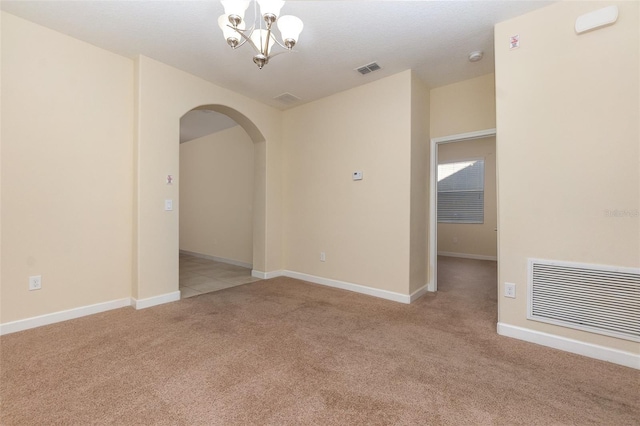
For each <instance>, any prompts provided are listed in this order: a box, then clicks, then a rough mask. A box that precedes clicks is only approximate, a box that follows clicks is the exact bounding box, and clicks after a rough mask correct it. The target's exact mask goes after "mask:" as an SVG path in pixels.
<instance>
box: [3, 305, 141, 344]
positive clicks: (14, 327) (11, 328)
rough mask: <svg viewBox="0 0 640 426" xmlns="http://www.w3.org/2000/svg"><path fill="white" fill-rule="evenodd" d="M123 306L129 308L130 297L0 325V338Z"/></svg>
mask: <svg viewBox="0 0 640 426" xmlns="http://www.w3.org/2000/svg"><path fill="white" fill-rule="evenodd" d="M125 306H131V298H130V297H125V298H124V299H118V300H112V301H110V302H103V303H96V304H95V305H89V306H82V307H80V308H74V309H69V310H66V311H59V312H53V313H51V314H46V315H40V316H37V317H32V318H25V319H22V320H17V321H11V322H7V323H4V324H0V336H1V335H4V334H9V333H16V332H18V331H23V330H28V329H30V328H36V327H42V326H43V325H49V324H55V323H57V322H62V321H67V320H70V319H75V318H80V317H84V316H87V315H93V314H97V313H100V312H105V311H110V310H112V309H119V308H124V307H125Z"/></svg>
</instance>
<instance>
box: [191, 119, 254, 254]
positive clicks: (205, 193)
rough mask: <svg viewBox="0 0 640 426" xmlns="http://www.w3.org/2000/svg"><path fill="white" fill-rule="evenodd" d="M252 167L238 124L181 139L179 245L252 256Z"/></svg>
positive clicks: (247, 140) (250, 147)
mask: <svg viewBox="0 0 640 426" xmlns="http://www.w3.org/2000/svg"><path fill="white" fill-rule="evenodd" d="M253 169H254V167H253V141H252V140H251V138H249V135H248V134H247V132H246V131H245V130H244V129H243V128H242V127H240V126H235V127H232V128H230V129H226V130H223V131H220V132H217V133H212V134H210V135H207V136H203V137H201V138H198V139H194V140H191V141H188V142H185V143H182V144H180V250H187V251H190V252H194V253H200V254H205V255H208V256H214V257H218V258H223V259H229V260H233V261H237V262H242V263H246V264H251V263H252V262H253V183H254V182H253V174H254V173H253V172H254V170H253Z"/></svg>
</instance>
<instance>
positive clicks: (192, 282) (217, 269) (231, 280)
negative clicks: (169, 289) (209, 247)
mask: <svg viewBox="0 0 640 426" xmlns="http://www.w3.org/2000/svg"><path fill="white" fill-rule="evenodd" d="M255 281H260V279H259V278H254V277H252V276H251V269H248V268H243V267H242V266H236V265H231V264H229V263H223V262H217V261H215V260H210V259H204V258H201V257H196V256H191V255H187V254H182V253H181V254H180V297H181V298H183V299H184V298H186V297H193V296H197V295H199V294H204V293H211V292H212V291H218V290H222V289H225V288H229V287H235V286H237V285H242V284H247V283H252V282H255Z"/></svg>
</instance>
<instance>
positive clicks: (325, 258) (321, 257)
mask: <svg viewBox="0 0 640 426" xmlns="http://www.w3.org/2000/svg"><path fill="white" fill-rule="evenodd" d="M326 260H327V256H326V255H325V254H324V252H323V251H321V252H320V262H325V261H326Z"/></svg>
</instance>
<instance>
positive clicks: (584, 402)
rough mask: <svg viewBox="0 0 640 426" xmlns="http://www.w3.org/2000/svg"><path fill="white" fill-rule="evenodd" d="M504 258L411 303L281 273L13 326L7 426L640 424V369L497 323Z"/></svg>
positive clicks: (4, 400) (7, 353)
mask: <svg viewBox="0 0 640 426" xmlns="http://www.w3.org/2000/svg"><path fill="white" fill-rule="evenodd" d="M496 303H497V301H496V267H495V262H489V261H478V260H466V259H452V258H442V259H441V260H440V261H439V291H438V292H437V293H436V294H427V295H426V296H424V297H422V298H421V299H419V300H418V301H416V302H415V303H413V304H411V305H403V304H399V303H394V302H390V301H386V300H381V299H376V298H373V297H369V296H364V295H360V294H356V293H351V292H348V291H342V290H337V289H332V288H327V287H322V286H318V285H313V284H309V283H304V282H301V281H298V280H294V279H290V278H275V279H271V280H266V281H262V282H256V283H251V284H246V285H242V286H239V287H234V288H229V289H225V290H221V291H218V292H215V293H209V294H203V295H201V296H196V297H193V298H189V299H183V300H180V301H178V302H174V303H170V304H166V305H162V306H157V307H154V308H149V309H144V310H140V311H136V310H134V309H132V308H123V309H118V310H114V311H109V312H105V313H101V314H97V315H93V316H89V317H84V318H79V319H76V320H71V321H66V322H63V323H58V324H54V325H50V326H46V327H40V328H37V329H32V330H27V331H23V332H20V333H15V334H9V335H6V336H2V337H1V338H0V356H1V358H0V370H1V376H0V379H1V383H0V397H1V399H0V423H1V424H2V425H53V424H60V425H89V424H117V425H129V424H131V425H138V424H139V425H154V424H157V425H164V424H167V425H232V424H238V425H239V424H243V425H246V424H260V425H263V424H272V425H273V424H277V425H294V424H295V425H298V424H305V425H306V424H314V425H334V424H335V425H350V424H367V425H426V424H433V425H439V424H450V425H484V424H497V425H520V424H523V425H531V424H535V425H547V424H557V425H562V424H567V425H589V424H594V425H637V424H640V397H639V395H640V373H639V372H638V371H637V370H633V369H630V368H626V367H622V366H618V365H614V364H610V363H607V362H603V361H597V360H593V359H590V358H585V357H581V356H578V355H573V354H569V353H565V352H561V351H557V350H554V349H550V348H545V347H542V346H538V345H534V344H529V343H526V342H522V341H519V340H514V339H509V338H506V337H501V336H498V335H497V334H496V331H495V329H496V321H497V314H496V312H497V308H496Z"/></svg>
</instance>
